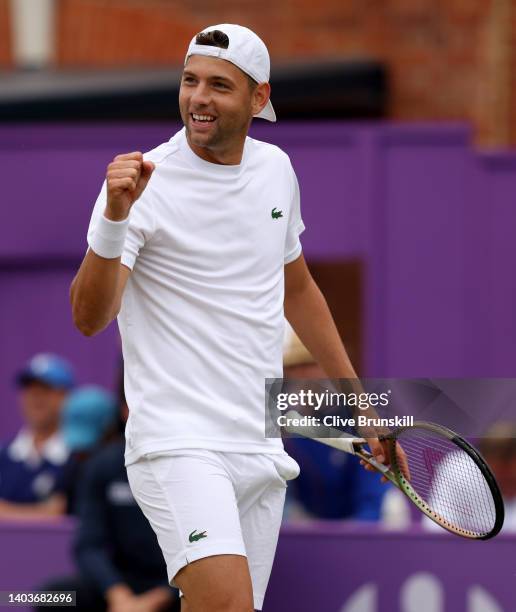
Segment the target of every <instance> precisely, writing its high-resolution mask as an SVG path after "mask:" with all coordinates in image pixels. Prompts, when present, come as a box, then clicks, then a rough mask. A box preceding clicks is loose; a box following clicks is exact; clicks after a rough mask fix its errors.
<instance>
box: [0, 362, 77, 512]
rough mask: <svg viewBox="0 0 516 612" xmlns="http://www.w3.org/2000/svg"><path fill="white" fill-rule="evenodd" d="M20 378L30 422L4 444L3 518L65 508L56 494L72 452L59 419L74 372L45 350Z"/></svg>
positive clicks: (0, 460) (0, 462)
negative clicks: (65, 440) (58, 483)
mask: <svg viewBox="0 0 516 612" xmlns="http://www.w3.org/2000/svg"><path fill="white" fill-rule="evenodd" d="M16 383H17V385H18V387H19V390H20V404H21V408H22V413H23V417H24V420H25V424H24V426H23V427H22V428H21V429H20V431H19V432H18V434H17V435H16V436H15V437H14V439H12V440H11V441H9V442H8V443H7V444H5V445H4V446H3V447H2V448H1V449H0V517H9V518H18V517H23V518H29V517H34V518H43V517H45V516H53V515H55V514H59V513H61V512H62V511H63V508H62V504H61V503H60V502H59V500H56V499H54V498H52V493H53V491H54V490H55V487H56V483H57V481H58V479H59V477H60V475H61V473H62V471H63V467H64V465H65V464H66V462H67V460H68V455H69V451H68V449H67V447H66V445H65V443H64V440H63V438H62V436H61V433H60V431H59V421H60V412H61V408H62V404H63V401H64V400H65V398H66V396H67V394H68V392H69V390H70V389H71V388H72V387H73V386H74V384H75V379H74V374H73V371H72V368H71V366H70V364H69V363H68V362H67V361H66V360H64V359H62V358H61V357H58V356H57V355H52V354H47V353H45V354H39V355H36V356H35V357H33V358H32V359H31V360H30V361H29V362H28V363H27V364H26V365H25V367H24V368H23V369H22V370H21V371H20V372H19V373H18V375H17V377H16Z"/></svg>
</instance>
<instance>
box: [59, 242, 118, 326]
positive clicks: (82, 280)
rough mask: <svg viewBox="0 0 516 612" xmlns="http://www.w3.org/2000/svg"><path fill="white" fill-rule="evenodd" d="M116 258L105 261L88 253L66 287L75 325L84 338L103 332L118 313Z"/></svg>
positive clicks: (91, 252)
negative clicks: (69, 284)
mask: <svg viewBox="0 0 516 612" xmlns="http://www.w3.org/2000/svg"><path fill="white" fill-rule="evenodd" d="M119 277H120V257H117V258H115V259H105V258H103V257H100V256H99V255H97V254H96V253H94V252H93V251H92V250H91V249H89V250H88V252H87V254H86V257H85V258H84V260H83V262H82V264H81V267H80V268H79V272H78V273H77V276H76V277H75V278H74V280H73V282H72V286H71V287H70V302H71V304H72V314H73V320H74V323H75V326H76V327H77V329H79V331H80V332H81V333H83V334H84V335H85V336H93V335H94V334H96V333H98V332H99V331H101V330H103V329H104V328H105V327H106V326H107V325H108V324H109V323H110V322H111V321H112V320H113V318H114V317H115V316H116V313H117V310H118V304H116V301H117V293H118V292H117V288H118V285H119V281H120V278H119Z"/></svg>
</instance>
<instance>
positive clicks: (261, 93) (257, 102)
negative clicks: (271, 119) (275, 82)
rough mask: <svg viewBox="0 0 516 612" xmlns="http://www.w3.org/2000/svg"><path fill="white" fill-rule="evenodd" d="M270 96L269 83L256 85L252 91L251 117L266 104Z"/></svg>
mask: <svg viewBox="0 0 516 612" xmlns="http://www.w3.org/2000/svg"><path fill="white" fill-rule="evenodd" d="M270 95H271V86H270V84H269V83H258V85H257V86H256V87H255V89H254V91H253V102H252V107H253V115H257V114H258V113H259V112H260V111H261V110H262V109H263V108H264V107H265V105H266V104H267V102H268V101H269V98H270Z"/></svg>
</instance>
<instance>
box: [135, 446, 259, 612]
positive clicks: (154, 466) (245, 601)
mask: <svg viewBox="0 0 516 612" xmlns="http://www.w3.org/2000/svg"><path fill="white" fill-rule="evenodd" d="M185 452H188V454H179V453H178V454H175V455H167V456H160V457H154V458H152V459H151V458H149V459H146V460H144V461H140V462H137V463H136V464H132V465H129V466H128V469H127V473H128V477H129V483H130V486H131V489H132V491H133V494H134V497H135V499H136V501H137V502H138V504H139V505H140V508H141V509H142V510H143V512H144V514H145V516H146V517H147V519H148V520H149V522H150V524H151V526H152V528H153V529H154V531H155V533H156V535H157V538H158V542H159V545H160V547H161V550H162V552H163V556H164V558H165V560H166V563H167V572H168V578H169V580H170V581H171V583H172V580H173V586H177V587H179V588H180V589H181V590H182V592H183V593H184V598H185V602H186V605H187V606H188V610H189V611H190V612H218V611H219V610H220V611H221V612H222V611H224V612H237V611H238V612H251V611H252V610H253V596H252V583H251V578H250V573H249V567H248V565H247V559H246V550H245V546H244V542H243V539H242V531H241V527H240V517H239V513H238V507H237V501H236V497H235V491H234V487H233V483H232V480H231V478H230V477H229V475H228V473H227V471H226V469H225V466H224V465H223V463H222V462H221V460H220V458H219V457H218V456H217V454H216V453H212V452H209V451H200V450H199V451H196V450H189V451H185Z"/></svg>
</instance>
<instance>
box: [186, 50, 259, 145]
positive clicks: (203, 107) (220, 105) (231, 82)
mask: <svg viewBox="0 0 516 612" xmlns="http://www.w3.org/2000/svg"><path fill="white" fill-rule="evenodd" d="M179 109H180V111H181V118H182V119H183V123H184V124H185V127H186V132H187V134H188V138H189V140H190V142H191V143H192V144H194V145H196V146H198V147H205V148H207V149H211V150H213V151H217V150H224V149H227V148H229V147H231V145H232V144H233V143H234V142H235V140H241V139H242V138H244V137H245V136H246V135H247V131H248V129H249V124H250V122H251V120H252V117H253V93H252V92H251V90H250V87H249V81H248V79H247V77H246V75H245V74H244V73H243V72H242V71H241V70H240V69H239V68H237V67H236V66H235V65H233V64H231V63H230V62H228V61H226V60H223V59H219V58H214V57H205V56H203V55H192V56H190V57H189V58H188V61H187V63H186V65H185V68H184V72H183V76H182V78H181V87H180V90H179ZM198 115H202V116H204V117H203V118H205V117H208V118H209V121H206V120H204V121H203V120H199V119H196V118H195V117H197V116H198Z"/></svg>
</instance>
